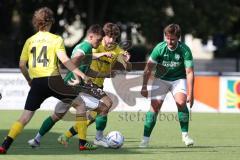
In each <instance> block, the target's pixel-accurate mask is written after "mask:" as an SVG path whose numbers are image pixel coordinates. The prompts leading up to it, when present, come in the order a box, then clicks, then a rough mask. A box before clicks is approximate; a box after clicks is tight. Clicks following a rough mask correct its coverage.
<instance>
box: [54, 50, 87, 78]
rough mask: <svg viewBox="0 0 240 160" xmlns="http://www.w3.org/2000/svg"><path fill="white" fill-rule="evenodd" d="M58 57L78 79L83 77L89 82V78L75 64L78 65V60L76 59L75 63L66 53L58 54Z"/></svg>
mask: <svg viewBox="0 0 240 160" xmlns="http://www.w3.org/2000/svg"><path fill="white" fill-rule="evenodd" d="M57 57H58V58H59V60H60V61H61V62H62V63H63V64H64V66H66V67H67V69H68V70H70V71H72V72H73V73H74V74H75V75H76V76H77V77H81V78H82V79H83V80H84V81H85V82H88V81H89V77H88V76H86V75H85V74H84V73H83V72H81V71H80V70H79V69H78V67H77V66H76V65H75V64H74V63H77V61H78V59H77V58H76V59H75V62H74V60H73V62H72V60H71V59H70V58H69V57H68V56H67V54H66V52H57Z"/></svg>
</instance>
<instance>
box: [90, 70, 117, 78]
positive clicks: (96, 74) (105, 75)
mask: <svg viewBox="0 0 240 160" xmlns="http://www.w3.org/2000/svg"><path fill="white" fill-rule="evenodd" d="M112 74H114V73H113V72H111V73H101V72H96V71H94V70H92V69H89V70H88V72H87V75H88V76H89V77H92V78H110V77H112Z"/></svg>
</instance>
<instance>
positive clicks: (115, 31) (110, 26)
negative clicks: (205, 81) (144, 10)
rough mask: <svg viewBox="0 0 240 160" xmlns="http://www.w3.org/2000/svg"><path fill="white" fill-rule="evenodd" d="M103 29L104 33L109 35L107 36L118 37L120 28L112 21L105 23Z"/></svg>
mask: <svg viewBox="0 0 240 160" xmlns="http://www.w3.org/2000/svg"><path fill="white" fill-rule="evenodd" d="M103 31H104V33H105V35H107V36H109V37H113V36H114V37H118V36H119V35H120V29H119V27H118V26H117V25H116V24H114V23H110V22H109V23H106V24H105V25H104V26H103Z"/></svg>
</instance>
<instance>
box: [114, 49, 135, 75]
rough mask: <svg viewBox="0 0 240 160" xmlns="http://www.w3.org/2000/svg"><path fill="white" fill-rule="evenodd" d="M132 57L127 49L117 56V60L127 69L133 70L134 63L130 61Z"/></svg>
mask: <svg viewBox="0 0 240 160" xmlns="http://www.w3.org/2000/svg"><path fill="white" fill-rule="evenodd" d="M130 57H131V56H130V54H129V53H128V52H127V51H124V53H122V54H120V55H119V56H118V57H117V61H118V62H119V63H121V64H122V65H123V66H124V68H125V69H126V70H127V71H130V70H132V64H131V63H130V62H129V60H130Z"/></svg>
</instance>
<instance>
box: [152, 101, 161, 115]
mask: <svg viewBox="0 0 240 160" xmlns="http://www.w3.org/2000/svg"><path fill="white" fill-rule="evenodd" d="M161 105H162V102H160V101H158V100H152V101H151V109H152V111H153V112H155V113H158V112H159V110H160V108H161Z"/></svg>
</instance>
